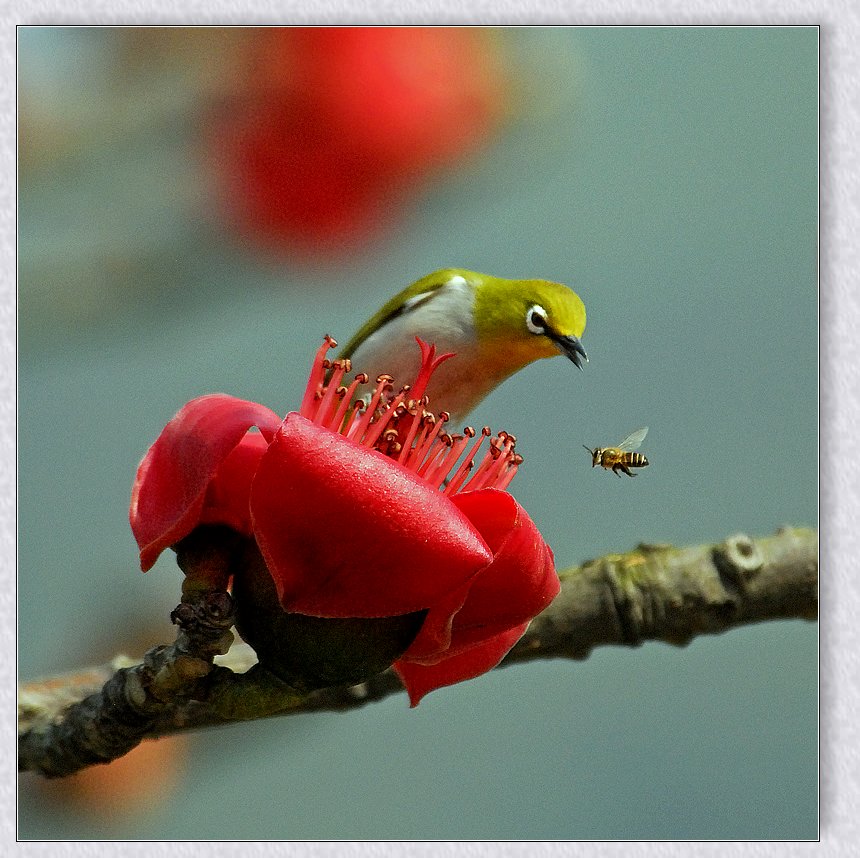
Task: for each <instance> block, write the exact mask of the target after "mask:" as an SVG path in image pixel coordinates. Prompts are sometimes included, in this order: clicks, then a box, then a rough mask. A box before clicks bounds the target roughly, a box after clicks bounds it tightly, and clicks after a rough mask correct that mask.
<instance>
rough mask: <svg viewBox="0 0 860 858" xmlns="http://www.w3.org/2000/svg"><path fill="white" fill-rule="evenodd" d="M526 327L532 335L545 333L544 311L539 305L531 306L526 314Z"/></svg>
mask: <svg viewBox="0 0 860 858" xmlns="http://www.w3.org/2000/svg"><path fill="white" fill-rule="evenodd" d="M526 327H527V328H528V329H529V330H530V331H531V332H532V333H533V334H545V333H546V310H544V308H543V307H541V305H540V304H533V305H532V306H531V307H529V309H528V312H527V313H526Z"/></svg>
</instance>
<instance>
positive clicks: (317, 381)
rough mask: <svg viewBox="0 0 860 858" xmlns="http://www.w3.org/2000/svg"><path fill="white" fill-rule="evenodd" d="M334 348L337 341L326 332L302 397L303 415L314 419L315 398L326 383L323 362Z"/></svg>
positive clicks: (300, 410) (300, 409)
mask: <svg viewBox="0 0 860 858" xmlns="http://www.w3.org/2000/svg"><path fill="white" fill-rule="evenodd" d="M333 348H337V341H336V340H335V339H334V337H331V336H329V335H328V334H326V335H325V338H324V339H323V344H322V345H321V346H320V347H319V348H318V349H317V353H316V355H315V356H314V360H313V363H312V364H311V374H310V377H309V378H308V386H307V387H306V388H305V395H304V397H303V398H302V404H301V407H300V408H299V414H301V415H302V417H307V418H308V419H313V414H314V413H315V412H314V410H313V406H314V400H315V399H316V398H317V394H318V393H319V392H320V391H321V390H322V389H323V384H324V383H325V367H324V366H323V362H324V360H325V356H326V352H328V350H329V349H333Z"/></svg>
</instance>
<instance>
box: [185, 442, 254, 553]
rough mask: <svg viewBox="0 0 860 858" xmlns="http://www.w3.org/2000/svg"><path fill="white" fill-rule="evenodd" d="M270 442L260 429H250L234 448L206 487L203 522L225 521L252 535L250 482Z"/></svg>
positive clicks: (227, 524)
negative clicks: (251, 431) (251, 430)
mask: <svg viewBox="0 0 860 858" xmlns="http://www.w3.org/2000/svg"><path fill="white" fill-rule="evenodd" d="M268 446H269V442H268V441H267V440H266V439H265V438H264V437H263V436H262V435H261V434H260V433H259V432H254V433H253V434H252V433H250V432H248V433H247V434H246V435H245V436H244V437H243V438H242V440H241V441H240V442H239V443H238V445H237V446H236V447H234V448H233V450H232V451H231V453H230V455H229V456H227V458H226V459H225V460H224V461H223V462H222V463H221V466H220V467H219V468H218V472H217V473H216V474H215V476H214V477H213V478H212V482H211V483H209V487H208V488H207V489H206V499H205V500H204V502H203V510H202V512H201V513H200V522H199V523H200V524H223V525H226V526H227V527H232V528H233V530H238V531H239V533H244V534H245V535H246V536H252V535H253V532H254V531H253V528H252V526H251V509H250V506H249V504H250V498H251V482H252V481H253V479H254V474H255V473H256V471H257V466H258V465H259V464H260V459H262V458H263V453H265V452H266V449H267V448H268Z"/></svg>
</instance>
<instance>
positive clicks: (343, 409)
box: [299, 335, 523, 496]
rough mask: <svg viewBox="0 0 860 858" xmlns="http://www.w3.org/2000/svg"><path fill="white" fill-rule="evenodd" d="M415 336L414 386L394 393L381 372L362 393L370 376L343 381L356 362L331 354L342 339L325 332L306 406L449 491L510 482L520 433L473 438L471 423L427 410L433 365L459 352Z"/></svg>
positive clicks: (320, 419) (319, 419)
mask: <svg viewBox="0 0 860 858" xmlns="http://www.w3.org/2000/svg"><path fill="white" fill-rule="evenodd" d="M416 340H417V342H418V345H419V347H420V348H421V369H420V370H419V372H418V377H417V378H416V379H415V383H414V385H411V386H410V385H404V386H403V387H401V388H400V390H399V391H398V392H397V393H396V394H394V393H393V391H394V387H393V384H392V382H393V379H392V377H391V376H389V375H380V376H378V377H377V379H376V387H375V388H374V390H373V393H371V394H368V395H365V396H358V395H357V394H358V388H359V387H360V386H361V385H363V384H367V381H368V377H367V375H366V374H365V373H358V374H357V375H356V376H355V378H354V379H353V380H352V382H351V383H350V384H349V386H345V385H344V384H342V381H343V378H344V376H345V375H346V373H348V372H349V371H350V370H351V368H352V366H351V362H350V361H349V360H348V359H336V360H329V359H327V358H326V353H327V352H328V350H329V349H330V348H334V347H335V346H337V343H336V342H335V340H334V339H333V338H332V337H330V336H328V335H326V337H325V340H324V341H323V344H322V345H321V346H320V348H319V350H318V351H317V354H316V356H315V359H314V364H313V367H312V369H311V374H310V378H309V379H308V385H307V388H306V390H305V395H304V398H303V400H302V406H301V410H300V412H299V413H300V414H301V415H302V416H303V417H306V418H307V419H309V420H311V421H313V422H314V423H316V424H317V425H320V426H324V427H326V428H328V429H330V430H331V431H333V432H337V433H338V434H340V435H343V436H344V437H345V438H348V439H350V440H351V441H354V442H355V443H357V444H360V445H361V446H362V447H366V448H369V449H374V450H377V451H378V452H380V453H382V454H383V455H385V456H388V457H389V458H392V459H396V461H397V463H398V464H399V465H401V466H402V467H404V468H407V469H408V470H410V471H412V472H413V473H414V474H416V475H417V476H419V477H421V478H422V479H424V480H425V481H426V482H427V483H428V484H429V485H431V486H433V487H434V488H436V489H439V490H440V491H442V493H443V494H445V495H448V496H450V495H455V494H457V493H458V492H461V491H475V490H478V489H484V488H496V489H504V488H506V487H507V486H508V484H509V483H510V482H511V480H512V479H513V478H514V475H515V474H516V472H517V469H518V468H519V466H520V464H521V463H522V461H523V457H522V456H520V455H519V454H518V453H516V452H515V445H516V440H517V439H516V438H515V437H514V436H513V435H511V434H509V433H507V432H499V434H498V435H496V436H495V437H491V436H492V432H491V430H490V428H489V427H488V426H485V427H484V428H483V429H482V430H481V433H480V437H478V438H477V441H474V443H472V442H473V440H474V439H475V438H476V436H477V434H478V433H476V432H475V430H474V429H472V428H471V427H470V426H467V427H466V428H465V429H464V430H463V434H462V435H449V434H448V433H447V432H445V431H444V427H445V424H446V423H447V422H448V421H449V419H450V415H449V414H448V412H446V411H440V412H439V414H438V415H434V414H432V413H431V412H429V411H427V410H426V409H427V405H428V402H429V400H428V397H427V396H426V395H425V393H424V391H425V390H426V388H427V384H428V383H429V381H430V378H431V376H432V374H433V372H434V371H435V370H436V369H437V368H438V367H439V366H440V364H442V363H443V362H444V361H446V360H448V358H451V357H453V356H454V355H452V354H442V355H437V354H436V347H435V345H432V344H431V345H428V344H427V343H425V342H423V341H422V340H420V339H418V338H417V337H416ZM485 439H489V448H488V449H486V451H485V452H484V454H483V456H482V457H481V458H480V459H478V453H479V451H480V449H481V446H482V445H483V443H484V440H485ZM470 444H471V449H469V450H468V452H466V450H467V448H468V447H469V445H470ZM464 452H465V453H466V455H465V457H464V458H463V460H462V462H461V461H460V458H461V457H462V456H463V454H464ZM458 462H459V464H458Z"/></svg>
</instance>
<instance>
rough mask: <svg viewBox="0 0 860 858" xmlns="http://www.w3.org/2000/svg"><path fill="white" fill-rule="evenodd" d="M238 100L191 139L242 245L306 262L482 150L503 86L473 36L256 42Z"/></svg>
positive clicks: (391, 213) (326, 34)
mask: <svg viewBox="0 0 860 858" xmlns="http://www.w3.org/2000/svg"><path fill="white" fill-rule="evenodd" d="M246 61H247V65H248V67H247V69H246V70H245V72H244V74H243V75H240V78H239V80H237V81H236V85H235V86H236V89H237V91H238V95H237V97H236V98H234V99H232V100H230V101H229V102H228V103H226V104H225V105H224V107H223V109H222V110H221V111H220V112H219V113H218V114H217V115H215V116H213V117H211V119H212V121H211V122H210V123H208V124H207V126H206V128H205V129H204V130H205V132H206V135H207V138H208V139H207V148H208V149H209V151H210V152H211V154H212V161H213V163H212V167H213V170H214V171H215V175H216V178H217V180H218V184H219V185H220V199H221V203H222V205H223V207H224V208H225V210H226V214H227V216H228V219H229V220H230V221H231V222H232V223H233V224H234V225H236V226H237V227H238V228H239V229H240V230H241V231H242V232H243V234H244V235H246V236H248V237H250V238H252V239H256V240H258V241H262V242H263V243H266V244H273V245H276V246H277V245H282V244H283V245H288V246H293V247H294V248H295V249H299V250H305V251H311V252H313V251H317V250H324V251H331V250H337V249H342V248H343V247H344V246H345V245H355V244H358V243H360V242H362V241H364V240H366V239H367V238H368V237H369V236H371V235H373V234H374V233H376V232H377V231H378V230H379V228H380V227H381V226H383V225H385V224H386V223H394V222H396V220H397V217H398V215H397V212H398V210H400V209H402V206H403V203H404V201H405V200H406V199H407V198H408V197H409V196H410V195H414V193H415V186H416V184H418V183H421V182H422V181H425V180H426V178H427V177H428V176H430V175H432V174H433V173H434V172H438V171H440V170H441V169H444V168H446V167H448V166H449V165H451V164H453V163H456V162H457V161H460V160H462V159H463V158H464V157H465V156H467V155H469V154H471V153H472V152H475V151H477V150H478V149H480V148H481V147H482V146H484V145H485V144H486V142H487V141H488V139H489V137H490V136H491V133H492V132H493V130H494V129H495V127H496V126H497V125H498V123H499V121H500V119H501V117H502V113H503V111H504V94H505V81H504V79H503V76H502V74H501V70H500V63H499V61H498V57H497V55H496V51H495V49H494V45H493V43H492V40H491V39H490V38H488V35H487V33H486V32H485V31H482V30H480V29H470V28H448V27H287V28H277V27H276V28H271V29H264V30H260V31H255V32H254V33H253V35H252V38H250V39H249V40H248V53H247V56H246Z"/></svg>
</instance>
